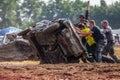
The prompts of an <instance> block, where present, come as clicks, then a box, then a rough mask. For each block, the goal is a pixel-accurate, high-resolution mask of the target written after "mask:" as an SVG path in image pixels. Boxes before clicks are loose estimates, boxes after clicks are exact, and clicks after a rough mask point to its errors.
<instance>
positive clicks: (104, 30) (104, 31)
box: [102, 28, 111, 34]
mask: <svg viewBox="0 0 120 80" xmlns="http://www.w3.org/2000/svg"><path fill="white" fill-rule="evenodd" d="M110 31H111V29H110V28H106V29H103V31H102V32H103V33H104V34H106V33H108V32H110Z"/></svg>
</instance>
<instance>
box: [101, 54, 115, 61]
mask: <svg viewBox="0 0 120 80" xmlns="http://www.w3.org/2000/svg"><path fill="white" fill-rule="evenodd" d="M102 62H104V63H115V61H114V60H113V59H111V58H109V57H107V56H105V55H102Z"/></svg>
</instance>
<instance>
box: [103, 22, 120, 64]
mask: <svg viewBox="0 0 120 80" xmlns="http://www.w3.org/2000/svg"><path fill="white" fill-rule="evenodd" d="M101 25H102V27H103V33H104V34H105V36H106V38H107V45H106V46H105V48H104V50H103V55H106V56H107V55H108V53H109V55H110V56H111V57H112V59H114V60H115V62H117V63H120V59H118V58H117V56H116V55H115V53H114V40H113V33H112V28H111V27H110V26H109V23H108V21H107V20H103V21H102V22H101Z"/></svg>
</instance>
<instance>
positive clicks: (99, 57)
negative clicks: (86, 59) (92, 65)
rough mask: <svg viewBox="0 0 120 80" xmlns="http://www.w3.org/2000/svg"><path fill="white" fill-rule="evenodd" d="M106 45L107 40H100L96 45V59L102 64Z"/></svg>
mask: <svg viewBox="0 0 120 80" xmlns="http://www.w3.org/2000/svg"><path fill="white" fill-rule="evenodd" d="M105 45H106V41H105V40H100V41H99V42H98V43H97V45H96V52H95V57H96V61H97V62H102V52H103V49H104V47H105Z"/></svg>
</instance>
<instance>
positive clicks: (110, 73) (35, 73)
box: [0, 61, 120, 80]
mask: <svg viewBox="0 0 120 80" xmlns="http://www.w3.org/2000/svg"><path fill="white" fill-rule="evenodd" d="M119 79H120V64H107V63H104V64H103V63H91V64H85V63H78V64H54V65H53V64H42V65H40V64H39V62H36V61H34V62H31V61H30V62H29V61H27V62H2V63H0V80H119Z"/></svg>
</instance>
